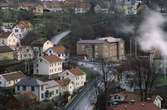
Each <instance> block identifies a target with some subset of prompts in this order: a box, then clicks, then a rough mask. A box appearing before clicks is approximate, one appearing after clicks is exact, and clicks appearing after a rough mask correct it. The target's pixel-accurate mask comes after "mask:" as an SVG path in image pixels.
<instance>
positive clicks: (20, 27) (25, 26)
mask: <svg viewBox="0 0 167 110" xmlns="http://www.w3.org/2000/svg"><path fill="white" fill-rule="evenodd" d="M31 30H32V24H31V22H29V21H26V20H22V21H19V22H18V23H17V24H16V26H15V27H14V29H13V32H14V33H15V34H20V33H21V34H22V35H23V36H25V35H26V34H27V32H29V31H31Z"/></svg>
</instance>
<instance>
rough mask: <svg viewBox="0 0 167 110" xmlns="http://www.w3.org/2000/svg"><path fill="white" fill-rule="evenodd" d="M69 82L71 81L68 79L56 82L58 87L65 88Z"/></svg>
mask: <svg viewBox="0 0 167 110" xmlns="http://www.w3.org/2000/svg"><path fill="white" fill-rule="evenodd" d="M70 82H71V80H70V79H69V78H67V79H63V80H58V81H57V83H58V84H59V85H60V86H67V85H68V84H69V83H70Z"/></svg>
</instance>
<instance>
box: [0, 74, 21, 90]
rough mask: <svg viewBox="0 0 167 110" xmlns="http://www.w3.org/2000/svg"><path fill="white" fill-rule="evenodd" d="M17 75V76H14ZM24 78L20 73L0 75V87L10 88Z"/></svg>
mask: <svg viewBox="0 0 167 110" xmlns="http://www.w3.org/2000/svg"><path fill="white" fill-rule="evenodd" d="M15 74H17V76H16V75H15ZM23 77H24V75H23V73H21V72H20V71H16V72H11V73H5V74H1V75H0V87H12V86H14V85H15V84H16V83H17V82H19V81H20V80H21V79H22V78H23Z"/></svg>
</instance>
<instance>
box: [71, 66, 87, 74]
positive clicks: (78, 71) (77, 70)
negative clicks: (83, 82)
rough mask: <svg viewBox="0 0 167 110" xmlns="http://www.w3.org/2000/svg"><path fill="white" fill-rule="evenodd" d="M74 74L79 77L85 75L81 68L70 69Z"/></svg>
mask: <svg viewBox="0 0 167 110" xmlns="http://www.w3.org/2000/svg"><path fill="white" fill-rule="evenodd" d="M69 71H70V72H71V73H72V74H74V75H77V76H79V75H83V74H84V73H83V71H82V70H81V69H80V68H78V67H77V68H72V69H70V70H69Z"/></svg>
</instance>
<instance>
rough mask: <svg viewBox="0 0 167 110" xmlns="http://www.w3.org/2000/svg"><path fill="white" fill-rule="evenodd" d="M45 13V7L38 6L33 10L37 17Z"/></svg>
mask: <svg viewBox="0 0 167 110" xmlns="http://www.w3.org/2000/svg"><path fill="white" fill-rule="evenodd" d="M43 12H44V7H43V5H40V4H38V5H36V6H34V8H33V13H34V14H35V15H36V16H39V15H43Z"/></svg>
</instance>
